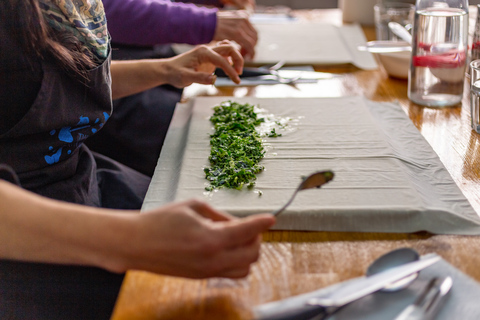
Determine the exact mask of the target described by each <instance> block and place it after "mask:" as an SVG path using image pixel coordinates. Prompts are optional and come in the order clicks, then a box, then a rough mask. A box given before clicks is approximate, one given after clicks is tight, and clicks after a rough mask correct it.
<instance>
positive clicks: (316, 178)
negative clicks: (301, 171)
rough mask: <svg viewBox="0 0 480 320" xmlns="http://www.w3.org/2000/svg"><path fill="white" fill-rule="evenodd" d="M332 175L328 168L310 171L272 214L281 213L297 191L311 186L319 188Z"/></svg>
mask: <svg viewBox="0 0 480 320" xmlns="http://www.w3.org/2000/svg"><path fill="white" fill-rule="evenodd" d="M333 177H334V173H333V172H332V171H330V170H327V171H317V172H315V173H312V174H311V175H309V176H308V177H306V178H304V179H303V181H302V182H301V183H300V185H299V186H298V188H297V189H296V190H295V192H294V193H293V194H292V196H291V198H290V200H288V202H287V203H285V205H284V206H283V207H281V208H280V209H278V210H276V211H274V212H273V215H274V216H278V215H279V214H280V213H282V212H283V210H285V209H286V208H287V207H288V206H289V205H290V204H291V203H292V201H293V199H294V198H295V196H296V195H297V193H298V191H301V190H306V189H312V188H320V187H321V186H322V185H324V184H325V183H327V182H329V181H330V180H332V179H333Z"/></svg>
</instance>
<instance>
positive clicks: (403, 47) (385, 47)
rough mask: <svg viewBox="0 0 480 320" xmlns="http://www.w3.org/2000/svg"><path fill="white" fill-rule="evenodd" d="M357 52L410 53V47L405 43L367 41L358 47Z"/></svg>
mask: <svg viewBox="0 0 480 320" xmlns="http://www.w3.org/2000/svg"><path fill="white" fill-rule="evenodd" d="M357 49H358V50H359V51H369V52H373V53H387V52H402V51H412V46H411V45H410V44H409V43H408V42H406V41H383V40H379V41H369V42H367V43H366V44H365V45H362V46H358V47H357Z"/></svg>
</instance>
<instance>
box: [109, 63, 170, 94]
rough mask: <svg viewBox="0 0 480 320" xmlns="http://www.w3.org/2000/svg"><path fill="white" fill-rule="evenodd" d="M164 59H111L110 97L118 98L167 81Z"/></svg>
mask: <svg viewBox="0 0 480 320" xmlns="http://www.w3.org/2000/svg"><path fill="white" fill-rule="evenodd" d="M165 61H167V59H164V60H132V61H112V65H111V73H112V97H113V99H119V98H122V97H125V96H129V95H132V94H136V93H139V92H142V91H145V90H148V89H151V88H154V87H156V86H159V85H162V84H166V83H167V74H166V70H167V69H168V68H167V66H166V63H165Z"/></svg>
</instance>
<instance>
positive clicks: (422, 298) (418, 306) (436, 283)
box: [395, 277, 453, 320]
mask: <svg viewBox="0 0 480 320" xmlns="http://www.w3.org/2000/svg"><path fill="white" fill-rule="evenodd" d="M452 284H453V281H452V278H450V277H446V278H443V279H440V278H432V279H431V280H430V281H429V282H428V284H427V285H426V286H425V289H424V290H423V292H422V293H421V294H420V295H419V296H418V298H417V299H416V300H415V302H414V303H413V304H411V305H409V306H407V307H406V308H405V309H404V310H403V311H402V312H401V313H400V314H399V315H398V316H397V317H396V318H395V320H431V319H433V318H434V317H435V316H436V315H437V313H438V311H439V309H440V308H441V307H442V305H443V302H444V300H445V299H446V297H447V294H448V292H449V291H450V289H451V288H452Z"/></svg>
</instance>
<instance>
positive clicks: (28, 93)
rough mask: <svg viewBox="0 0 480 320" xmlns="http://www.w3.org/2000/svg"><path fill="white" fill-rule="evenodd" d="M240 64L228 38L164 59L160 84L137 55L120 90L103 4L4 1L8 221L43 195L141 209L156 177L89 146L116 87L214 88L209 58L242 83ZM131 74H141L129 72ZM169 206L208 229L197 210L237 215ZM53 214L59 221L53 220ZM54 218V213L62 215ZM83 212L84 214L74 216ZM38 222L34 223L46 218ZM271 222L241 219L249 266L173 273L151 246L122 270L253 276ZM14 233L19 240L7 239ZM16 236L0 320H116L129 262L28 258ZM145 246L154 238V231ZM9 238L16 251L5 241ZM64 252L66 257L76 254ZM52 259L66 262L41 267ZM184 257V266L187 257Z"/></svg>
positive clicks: (2, 134) (1, 67) (0, 273)
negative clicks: (262, 238)
mask: <svg viewBox="0 0 480 320" xmlns="http://www.w3.org/2000/svg"><path fill="white" fill-rule="evenodd" d="M47 23H48V26H47ZM227 57H229V58H230V59H233V61H234V62H235V63H236V67H235V69H234V67H232V66H230V64H229V59H227ZM241 62H242V61H241V57H240V55H239V53H238V52H236V51H235V50H234V49H233V47H232V46H230V45H228V44H225V43H223V44H221V45H220V46H218V48H214V49H207V48H200V49H198V50H196V51H194V52H192V53H189V54H186V55H183V56H179V57H178V58H175V59H174V60H171V61H166V62H164V65H168V68H166V69H165V68H164V69H165V70H168V72H167V74H166V75H168V74H170V75H171V76H172V77H171V79H170V78H168V81H167V80H166V79H167V77H166V76H164V77H163V79H162V75H160V76H159V77H158V78H159V79H158V80H157V79H154V80H152V77H151V75H152V74H150V77H149V76H148V75H149V72H152V70H153V69H155V67H156V66H158V65H159V63H157V62H149V64H148V65H144V64H141V63H137V62H135V63H133V64H131V65H129V66H127V67H126V68H125V66H124V68H123V69H122V68H120V69H119V68H117V69H115V70H116V71H115V72H116V78H117V79H120V80H119V82H118V83H120V85H118V86H116V87H115V86H114V87H111V83H110V82H111V80H110V79H111V78H110V52H109V39H108V33H107V30H106V22H105V17H104V13H103V7H102V5H101V2H96V1H92V0H89V1H86V0H85V1H83V0H75V1H73V0H2V1H1V2H0V103H1V105H0V227H1V226H3V225H7V226H8V225H10V224H12V225H13V226H16V225H15V223H16V219H15V216H14V215H15V212H16V209H15V208H16V206H17V207H18V212H22V208H24V206H25V205H29V204H31V203H37V202H39V203H40V202H41V203H46V204H47V206H46V207H47V208H48V206H49V205H51V203H50V202H49V201H51V200H46V199H47V198H51V199H56V200H61V201H62V202H59V203H57V202H54V204H53V205H52V207H53V208H56V209H60V210H58V211H59V212H61V213H63V211H65V212H68V211H72V210H73V211H75V212H77V211H78V212H84V211H85V212H86V214H88V215H89V216H90V218H91V217H92V214H93V215H95V214H97V212H98V213H99V214H103V212H104V211H102V210H104V209H98V210H96V209H95V211H92V210H93V209H87V208H88V207H86V206H91V207H98V208H100V207H101V208H113V209H139V208H140V206H141V203H142V201H143V197H144V195H145V192H146V190H147V186H148V183H149V178H148V177H146V176H144V175H142V174H140V173H138V172H136V171H134V170H133V169H130V168H128V167H126V166H123V165H121V164H119V163H117V162H115V161H113V160H111V159H109V158H106V157H103V156H100V155H98V154H95V153H93V152H91V151H90V150H89V149H88V148H87V147H86V146H85V145H84V144H83V143H84V141H85V140H86V139H87V138H88V137H90V136H92V135H93V134H95V133H96V132H97V131H98V130H100V129H101V128H102V126H103V125H104V124H105V122H106V121H107V120H108V118H109V117H110V115H111V113H112V88H113V95H114V96H117V97H121V96H126V95H130V94H134V93H137V92H139V91H142V90H146V89H149V88H152V87H156V86H158V85H160V84H162V83H170V84H172V85H175V86H177V87H182V86H185V85H189V84H190V83H192V82H193V81H196V82H200V83H211V82H212V81H213V80H214V78H212V75H211V72H200V71H199V69H202V67H204V66H205V65H206V66H207V67H208V70H211V69H212V67H213V68H214V67H215V65H217V66H220V67H222V68H224V69H225V70H226V71H227V73H229V74H230V75H231V76H232V77H233V79H234V80H235V81H237V82H238V81H239V78H238V73H239V72H241V67H242V66H241V64H242V63H241ZM132 69H135V70H136V71H134V72H133V73H132V72H130V73H129V70H130V71H131V70H132ZM119 70H120V71H119ZM112 71H113V69H112ZM178 73H180V75H178ZM182 74H183V75H182ZM185 74H187V75H188V76H185ZM145 75H147V76H145ZM142 76H143V78H142ZM144 78H145V79H144ZM125 79H130V80H131V83H128V82H125ZM122 80H123V82H121V81H122ZM4 180H6V181H9V182H11V183H14V184H17V185H20V186H21V187H22V188H24V189H27V190H30V191H32V192H34V193H36V194H39V195H41V196H44V197H45V198H41V199H42V200H39V199H37V198H35V197H34V196H32V195H31V194H30V193H28V192H25V193H24V194H23V193H22V192H24V191H23V190H21V189H18V188H16V187H13V186H11V184H10V183H5V182H2V181H4ZM2 191H3V193H2ZM10 191H11V192H12V193H11V194H12V195H15V194H17V197H16V198H15V197H13V200H15V199H17V200H16V201H13V203H12V201H11V199H10ZM18 194H20V195H21V197H20V198H21V201H18V199H19V198H18ZM2 197H3V198H2ZM2 199H3V200H2ZM43 199H45V200H43ZM67 202H70V203H75V204H81V205H86V206H75V207H72V206H70V205H67ZM64 203H65V205H63V204H64ZM2 206H3V207H2ZM64 206H65V208H63V207H64ZM40 207H41V208H43V207H42V206H40ZM2 208H3V210H4V211H3V212H2ZM27 208H28V206H27ZM31 209H32V207H31ZM33 209H36V208H33ZM33 209H32V210H33ZM173 209H175V210H176V211H178V212H179V213H178V215H179V216H181V215H182V214H183V213H185V214H186V217H187V219H190V220H192V219H193V220H195V221H196V222H197V223H198V226H201V225H202V224H204V222H202V221H203V220H202V219H203V218H202V217H201V216H203V217H205V218H207V219H213V220H216V221H219V222H218V223H222V221H230V220H232V218H231V217H229V216H226V215H224V214H222V213H219V212H216V211H215V210H214V209H212V208H209V207H208V206H206V205H204V204H199V203H198V202H191V203H185V204H179V205H176V206H174V207H173ZM173 209H172V207H168V208H165V209H158V210H156V211H153V212H150V213H145V214H143V215H136V214H135V215H134V219H129V221H130V220H132V221H134V220H136V223H137V224H138V221H141V220H145V219H147V220H148V219H153V220H155V219H156V218H162V217H165V212H167V213H168V211H169V210H173ZM33 211H35V210H33ZM124 212H125V211H124ZM30 213H31V212H30ZM132 213H134V212H133V211H128V212H126V213H123V214H130V215H131V214H132ZM79 214H80V213H79ZM108 214H109V216H108V218H110V217H111V218H112V219H115V218H116V216H117V215H119V214H120V213H118V212H115V213H113V212H110V211H109V212H108ZM196 215H198V217H197V216H196ZM12 217H13V218H12ZM49 217H50V218H52V216H49ZM56 217H57V216H54V217H53V218H54V219H56ZM75 217H76V218H77V217H78V215H77V216H75ZM33 218H38V215H37V216H33ZM167 218H168V217H167ZM2 219H3V220H2ZM77 219H78V218H77ZM71 220H72V219H70V220H69V219H65V220H60V221H64V222H65V227H72V225H70V224H69V222H71ZM197 220H198V221H197ZM12 221H13V222H12ZM162 221H163V223H164V224H168V223H169V222H168V219H167V220H165V219H163V220H162ZM53 222H55V223H56V224H58V221H57V220H55V221H51V223H52V224H53ZM77 222H78V221H77ZM272 223H273V219H272V218H271V217H263V218H262V217H259V218H255V219H250V220H248V221H245V223H243V222H239V223H238V225H239V226H238V228H246V229H245V230H254V232H252V231H249V232H243V233H240V235H241V236H240V238H241V237H243V234H245V239H244V240H242V241H244V242H242V243H238V244H237V245H236V246H235V250H237V248H243V247H245V248H244V249H248V250H249V252H250V255H251V259H249V260H248V259H247V260H246V261H247V262H248V263H247V264H245V263H244V264H243V265H242V266H241V267H238V268H237V267H236V266H225V268H226V269H225V270H216V271H215V272H213V273H208V272H205V273H202V272H198V273H197V272H195V271H194V270H193V271H192V270H187V269H182V268H178V270H177V269H175V268H170V269H169V268H168V263H167V264H166V265H165V266H163V267H164V268H163V269H162V264H161V263H160V264H159V265H158V266H157V265H156V264H155V263H151V262H148V256H152V257H155V255H158V253H154V252H151V253H150V252H147V253H146V254H145V257H138V265H135V263H137V261H129V262H130V264H127V265H126V267H127V268H130V267H131V268H138V269H144V270H149V271H153V272H164V273H166V274H174V275H178V276H188V277H206V276H230V277H238V276H239V275H244V273H245V272H248V267H249V265H250V263H252V262H253V261H254V260H256V257H257V256H258V241H259V240H258V239H259V235H258V234H259V233H260V232H262V231H264V230H266V229H267V228H268V227H269V226H271V224H272ZM131 224H133V222H132V223H130V225H131ZM25 225H27V226H28V227H27V228H22V227H23V226H22V225H20V227H19V226H16V227H19V230H23V232H30V231H31V234H25V237H26V239H29V238H32V241H35V238H34V236H33V235H35V234H36V231H38V230H37V225H38V229H39V230H42V228H45V229H48V226H49V221H45V220H42V219H40V220H39V222H38V223H36V225H34V226H29V225H28V221H27V222H25ZM79 225H82V224H79ZM140 225H142V224H140ZM151 225H152V223H147V224H143V225H142V226H143V228H144V229H145V230H140V232H139V230H138V229H134V230H136V231H137V233H138V234H137V236H139V235H140V236H141V235H143V234H148V232H150V234H151V235H152V236H151V238H154V237H155V236H156V234H155V232H153V233H152V230H151ZM210 225H211V224H205V226H207V227H206V228H205V230H208V226H210ZM73 227H75V225H73ZM28 228H31V229H28ZM79 228H80V227H79ZM230 228H231V226H230ZM24 229H25V230H27V231H25V230H24ZM217 229H221V228H217ZM233 229H235V228H232V232H233V231H234V230H233ZM29 230H30V231H29ZM241 230H243V229H241ZM81 231H84V232H83V233H82V234H85V235H86V237H88V232H89V230H81ZM143 231H144V232H143ZM154 231H155V230H154ZM55 232H56V231H55V230H53V231H51V233H55ZM185 232H187V231H185ZM236 232H238V230H237V231H236ZM107 233H108V232H107ZM177 233H178V232H177ZM8 234H10V235H12V234H13V236H12V237H11V238H9V237H8ZM47 236H48V235H47ZM92 236H95V235H92ZM159 236H161V234H160V235H159ZM2 237H5V238H6V239H3V238H2ZM15 237H17V238H18V235H17V234H15V232H12V230H5V229H4V231H3V234H0V249H2V248H1V246H2V245H3V246H5V245H6V246H7V247H5V250H0V253H2V252H6V254H4V255H3V256H0V257H1V258H4V259H3V260H0V319H50V320H51V319H108V318H109V317H110V314H111V312H112V308H113V305H114V302H115V299H116V296H117V294H118V290H119V287H120V284H121V281H122V279H123V274H122V273H123V272H124V271H125V270H123V268H122V269H119V270H117V269H115V268H113V270H114V271H116V272H117V273H112V272H109V271H106V270H105V269H103V268H97V266H98V265H100V266H101V267H105V268H106V269H109V268H108V262H107V263H105V264H104V265H102V263H91V264H92V265H94V266H93V267H89V266H75V265H71V264H75V262H76V261H77V260H75V259H72V261H69V260H68V259H67V258H64V256H62V252H59V253H57V252H50V253H49V256H48V257H47V258H43V257H42V256H40V257H38V256H37V255H36V254H33V255H32V256H29V255H22V253H21V252H20V253H17V252H15V248H17V243H15ZM208 237H212V236H211V235H209V233H206V234H203V235H202V238H208ZM12 238H13V240H12ZM120 238H125V237H124V236H123V237H120ZM237 238H238V237H237ZM40 240H41V239H39V241H40ZM160 240H161V239H160ZM169 240H171V241H172V242H171V244H172V246H173V245H174V244H175V239H173V237H172V239H169ZM218 240H220V239H218ZM9 241H10V242H9ZM143 241H144V242H145V244H146V243H147V242H149V241H151V240H149V237H146V238H145V239H143ZM236 241H239V240H238V239H237V240H236ZM169 244H170V242H169ZM9 245H10V246H11V247H12V248H13V249H12V248H9V247H8V246H9ZM34 245H35V243H33V246H32V247H35V246H34ZM56 245H58V244H56ZM227 245H228V244H225V245H224V244H223V243H222V246H219V248H218V250H219V253H221V252H222V250H227V249H228V250H230V251H231V250H232V249H231V248H227V247H226V246H227ZM230 245H231V244H230ZM98 247H99V248H101V247H102V243H99V244H98ZM139 247H144V246H141V245H140V246H139ZM18 248H21V246H18ZM59 248H60V249H59V251H62V250H63V249H62V248H61V244H60V247H59ZM42 250H46V251H47V252H48V248H47V249H45V248H42ZM63 254H64V255H65V254H66V255H67V256H68V252H67V253H63ZM59 257H60V258H59ZM187 257H188V256H187ZM143 258H144V259H143ZM142 259H143V260H145V261H143V260H142ZM18 260H23V261H30V262H20V261H18ZM45 261H49V262H55V263H60V264H50V263H43V262H45ZM177 262H179V263H181V262H182V259H180V260H178V261H177ZM82 264H83V263H82ZM86 264H87V265H88V264H89V263H88V262H87V263H86ZM190 264H191V263H190ZM227 267H228V268H230V269H228V268H227ZM235 268H237V269H238V270H237V269H235ZM110 269H112V268H110ZM227 269H228V270H227ZM182 270H183V271H182ZM232 270H233V271H232ZM197 271H198V270H197ZM207 271H208V270H207Z"/></svg>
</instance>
